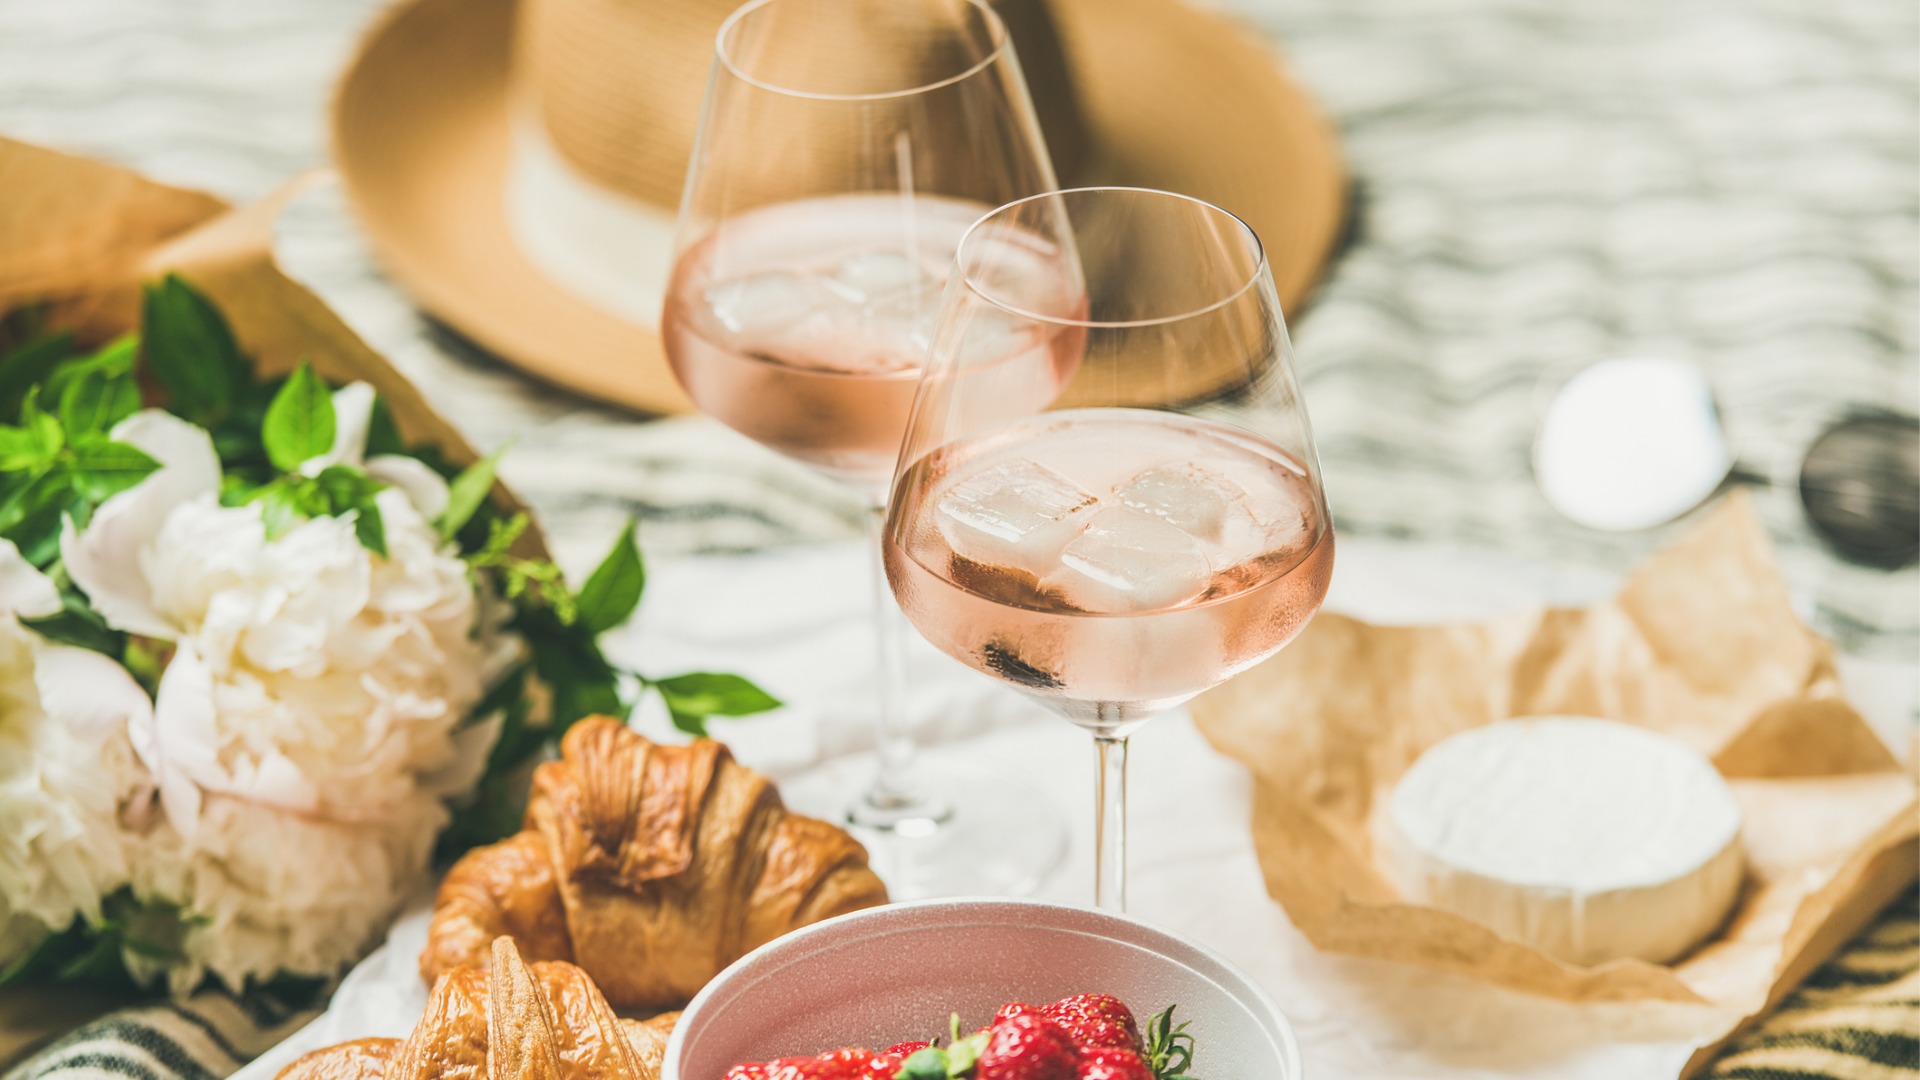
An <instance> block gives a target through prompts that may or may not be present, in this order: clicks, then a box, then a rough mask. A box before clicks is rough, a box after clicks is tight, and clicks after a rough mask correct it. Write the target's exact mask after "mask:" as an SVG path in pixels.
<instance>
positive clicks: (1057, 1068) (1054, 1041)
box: [973, 1012, 1080, 1080]
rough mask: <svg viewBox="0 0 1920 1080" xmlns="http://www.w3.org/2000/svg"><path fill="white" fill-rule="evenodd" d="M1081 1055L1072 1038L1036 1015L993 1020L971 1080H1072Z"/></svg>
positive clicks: (1044, 1018)
mask: <svg viewBox="0 0 1920 1080" xmlns="http://www.w3.org/2000/svg"><path fill="white" fill-rule="evenodd" d="M1079 1061H1080V1052H1079V1050H1078V1049H1076V1048H1075V1047H1074V1045H1073V1037H1072V1036H1070V1035H1068V1034H1067V1032H1066V1029H1064V1028H1062V1027H1061V1026H1060V1025H1059V1024H1056V1023H1054V1022H1053V1021H1051V1020H1049V1019H1047V1018H1046V1017H1044V1016H1041V1015H1040V1014H1039V1013H1038V1012H1022V1013H1016V1014H1015V1015H1012V1016H1009V1017H1006V1018H1005V1019H1001V1020H995V1021H994V1022H993V1026H992V1027H991V1028H989V1029H988V1031H987V1045H986V1047H985V1048H984V1049H982V1050H981V1051H980V1058H979V1062H978V1064H977V1065H976V1066H975V1071H974V1074H973V1075H974V1080H1074V1071H1075V1069H1076V1068H1077V1067H1078V1065H1079Z"/></svg>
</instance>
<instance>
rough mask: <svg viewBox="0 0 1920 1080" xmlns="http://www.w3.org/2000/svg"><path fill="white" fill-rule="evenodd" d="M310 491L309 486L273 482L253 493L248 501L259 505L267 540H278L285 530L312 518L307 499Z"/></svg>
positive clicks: (308, 499)
mask: <svg viewBox="0 0 1920 1080" xmlns="http://www.w3.org/2000/svg"><path fill="white" fill-rule="evenodd" d="M312 490H314V489H313V488H312V486H311V485H310V484H288V483H284V482H281V481H275V482H274V483H271V484H268V485H267V486H265V487H263V488H260V489H259V490H257V491H255V492H254V493H253V497H252V498H251V499H250V500H248V501H249V502H257V503H259V504H260V522H261V524H262V525H264V526H265V527H266V531H267V539H269V540H278V539H279V538H280V537H282V536H285V535H286V533H287V530H289V529H291V528H293V527H294V526H295V525H298V524H300V523H301V522H303V521H305V520H307V519H308V518H310V517H312V516H313V511H312V508H311V504H310V497H309V493H310V492H311V491H312Z"/></svg>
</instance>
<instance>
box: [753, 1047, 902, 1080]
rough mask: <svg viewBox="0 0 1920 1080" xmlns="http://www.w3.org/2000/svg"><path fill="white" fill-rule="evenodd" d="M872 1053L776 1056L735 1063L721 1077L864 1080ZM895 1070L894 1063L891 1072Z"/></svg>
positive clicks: (889, 1077)
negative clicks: (760, 1060) (753, 1062)
mask: <svg viewBox="0 0 1920 1080" xmlns="http://www.w3.org/2000/svg"><path fill="white" fill-rule="evenodd" d="M876 1056H877V1055H875V1054H874V1052H873V1051H871V1050H859V1049H853V1048H848V1049H844V1050H833V1051H829V1052H828V1053H825V1054H821V1055H820V1056H818V1057H810V1058H803V1057H792V1058H779V1059H777V1060H774V1061H769V1062H766V1063H764V1064H760V1065H754V1064H747V1065H735V1066H734V1067H733V1068H731V1069H729V1070H727V1074H726V1076H725V1077H724V1078H723V1080H866V1069H867V1066H868V1065H869V1064H870V1063H871V1062H872V1061H873V1060H874V1058H875V1057H876ZM898 1071H900V1070H899V1067H898V1066H897V1065H896V1066H895V1068H894V1072H898ZM886 1080H893V1073H887V1074H886Z"/></svg>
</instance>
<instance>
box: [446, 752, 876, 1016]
mask: <svg viewBox="0 0 1920 1080" xmlns="http://www.w3.org/2000/svg"><path fill="white" fill-rule="evenodd" d="M560 752H561V759H560V760H559V761H550V762H547V763H545V764H543V765H541V766H540V767H539V769H537V770H536V771H535V772H534V778H533V792H532V795H531V797H530V799H529V801H528V804H527V815H526V822H525V824H524V825H523V826H522V831H521V832H520V833H519V834H517V835H515V836H513V837H511V838H510V839H507V840H504V841H502V842H500V843H498V844H493V845H491V846H488V847H483V848H479V849H476V850H474V851H472V852H469V853H468V854H467V855H466V857H464V858H462V859H461V860H460V861H459V862H458V863H455V864H454V866H453V869H452V870H450V871H449V872H448V873H447V877H446V880H445V881H444V882H443V883H442V884H441V886H440V892H439V895H438V896H436V897H435V899H434V912H433V923H432V926H431V929H430V930H429V932H428V938H427V948H426V951H425V952H424V953H422V954H421V956H420V973H421V975H422V976H423V977H425V978H426V979H427V980H428V981H432V980H434V979H436V978H438V977H440V976H441V975H443V974H445V973H446V972H449V971H453V970H455V969H457V968H459V967H461V966H463V965H484V964H485V963H486V959H487V955H488V954H487V948H488V945H489V943H490V942H492V941H493V939H494V938H495V937H497V936H500V935H502V934H504V935H508V936H511V937H513V938H514V939H516V941H517V942H518V943H519V946H520V949H521V951H522V952H523V953H525V954H526V955H527V956H528V957H529V958H530V959H533V960H567V961H571V962H573V963H575V964H578V965H580V966H581V967H582V968H584V969H585V970H586V972H587V974H588V975H591V976H592V977H593V981H594V982H595V983H597V984H599V986H600V989H601V991H602V992H603V993H605V994H606V997H607V1000H608V1001H610V1002H612V1003H613V1004H614V1005H615V1006H617V1007H620V1008H635V1009H657V1008H676V1007H679V1006H681V1005H685V1004H686V1003H687V1001H688V1000H689V999H691V998H692V997H693V995H694V994H696V993H698V992H699V990H700V988H701V987H702V986H705V985H706V983H707V981H708V980H710V979H712V978H713V977H714V976H715V975H717V974H719V972H720V969H721V968H724V967H726V966H727V965H728V964H730V963H732V962H733V961H734V960H737V959H739V958H740V957H741V956H743V955H745V954H746V953H747V952H749V951H751V950H752V949H754V948H756V947H758V946H760V945H763V944H765V943H766V942H768V941H771V940H773V939H774V938H776V937H779V936H780V935H781V934H784V933H786V932H787V931H789V930H793V929H795V928H797V927H801V926H805V925H807V924H809V923H814V922H818V921H820V920H821V919H825V918H829V917H831V916H834V915H841V914H845V913H846V912H849V911H856V910H858V909H860V908H865V907H872V906H874V905H875V904H882V903H885V902H886V899H887V893H886V887H885V886H884V885H882V884H881V883H880V879H879V878H878V877H877V876H875V874H874V873H873V871H872V870H870V869H868V867H867V852H866V849H865V848H863V847H861V846H860V844H859V842H858V841H856V840H855V839H854V838H853V837H851V836H849V835H847V833H846V831H845V830H843V829H840V828H838V827H836V826H833V825H829V824H827V823H826V822H824V821H817V820H815V819H813V818H808V817H802V816H800V815H798V814H792V813H789V812H788V811H787V810H786V808H785V807H784V806H782V805H781V803H780V795H779V793H778V792H776V791H775V790H774V789H773V785H772V784H771V783H770V782H769V781H768V780H767V778H766V777H764V776H762V775H760V774H759V773H757V772H754V771H753V770H751V769H748V768H746V767H745V766H743V765H740V764H739V763H738V762H736V761H734V760H733V756H732V755H731V754H729V753H728V752H727V748H726V747H724V746H722V745H721V744H719V743H717V742H714V741H712V740H710V739H701V740H699V741H697V742H695V743H693V744H691V745H689V746H660V745H656V744H655V743H652V742H650V741H648V740H647V739H645V738H643V737H642V736H640V735H638V734H636V733H634V732H632V731H629V730H628V729H627V728H626V727H625V726H623V725H621V724H619V723H617V722H615V721H613V720H609V719H606V718H604V717H593V718H590V719H587V720H582V721H581V722H579V723H578V724H575V725H574V726H573V729H572V730H570V731H568V732H567V735H566V737H565V738H564V739H563V740H562V741H561V747H560Z"/></svg>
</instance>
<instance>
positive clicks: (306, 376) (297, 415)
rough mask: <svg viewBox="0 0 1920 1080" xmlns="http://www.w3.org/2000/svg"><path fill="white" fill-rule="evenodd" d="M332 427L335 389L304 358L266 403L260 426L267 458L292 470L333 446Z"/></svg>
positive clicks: (281, 468) (284, 469) (280, 468)
mask: <svg viewBox="0 0 1920 1080" xmlns="http://www.w3.org/2000/svg"><path fill="white" fill-rule="evenodd" d="M333 431H334V415H333V392H332V391H330V390H328V389H327V384H326V382H325V381H323V380H322V379H321V378H320V376H318V375H315V374H314V373H313V365H312V364H309V363H306V362H304V361H303V362H302V363H301V364H300V367H299V369H298V370H296V371H295V372H294V373H293V377H292V378H290V379H288V380H287V383H286V385H285V386H282V387H281V388H280V392H279V393H277V394H275V395H274V396H273V404H271V405H269V406H267V418H266V423H265V424H264V425H263V426H262V427H261V429H260V441H261V442H262V443H263V444H265V446H266V448H267V460H268V461H271V462H272V463H273V467H274V468H276V469H279V470H280V471H281V472H293V471H294V470H295V469H298V468H299V467H300V466H301V464H302V463H304V462H306V461H308V460H311V459H313V458H316V457H319V456H320V455H321V454H324V453H326V452H327V451H329V450H331V449H333Z"/></svg>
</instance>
